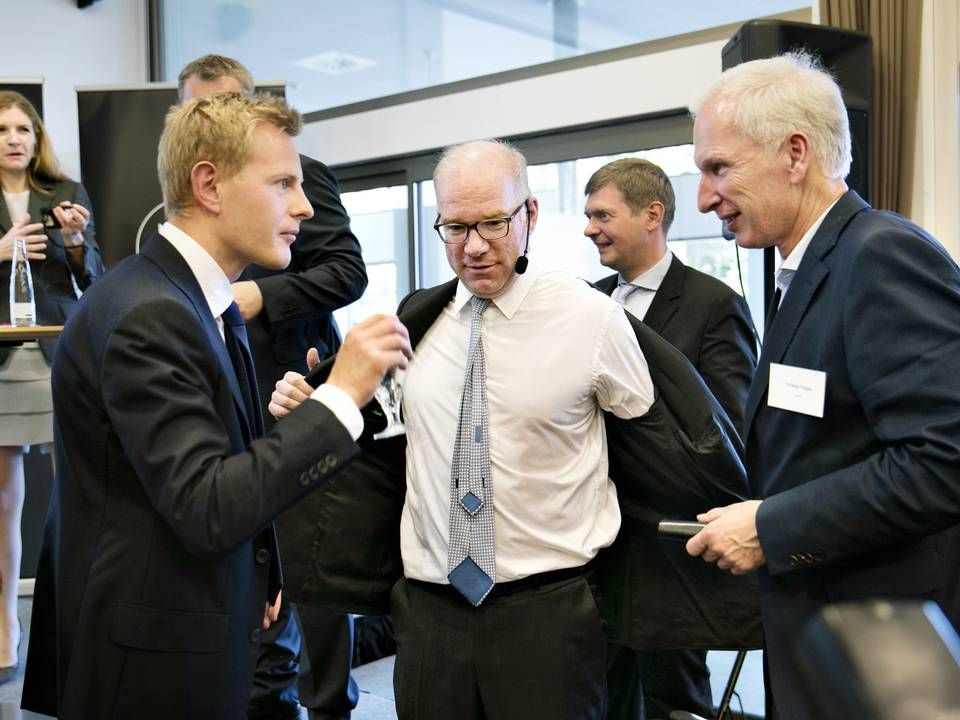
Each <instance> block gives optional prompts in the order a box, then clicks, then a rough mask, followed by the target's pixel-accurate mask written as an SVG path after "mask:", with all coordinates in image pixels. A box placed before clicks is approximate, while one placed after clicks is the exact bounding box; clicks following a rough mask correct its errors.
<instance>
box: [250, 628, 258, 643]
mask: <svg viewBox="0 0 960 720" xmlns="http://www.w3.org/2000/svg"><path fill="white" fill-rule="evenodd" d="M250 642H252V643H258V642H260V628H254V629H253V630H251V631H250Z"/></svg>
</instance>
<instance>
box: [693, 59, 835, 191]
mask: <svg viewBox="0 0 960 720" xmlns="http://www.w3.org/2000/svg"><path fill="white" fill-rule="evenodd" d="M707 103H711V104H713V105H714V106H715V107H716V106H719V105H722V106H723V107H724V108H729V110H730V114H731V116H732V119H733V127H734V129H735V130H736V131H737V133H738V134H740V135H741V136H742V137H745V138H747V139H748V140H750V141H752V142H754V143H756V144H757V145H760V146H761V147H763V148H765V149H766V150H767V151H768V152H776V151H777V150H779V148H780V146H781V145H782V144H783V142H784V140H786V139H787V137H788V136H789V135H790V133H792V132H796V131H800V132H802V133H803V134H804V135H806V136H807V137H808V138H810V145H811V151H812V153H813V156H814V157H815V158H816V160H817V163H818V164H819V165H820V169H821V171H822V172H823V173H824V174H825V175H826V176H827V177H829V178H831V179H843V178H845V177H846V176H847V174H848V173H849V172H850V162H851V157H852V156H851V150H850V125H849V120H848V118H847V109H846V107H845V106H844V104H843V97H842V95H841V93H840V87H839V86H838V85H837V83H836V81H835V80H834V79H833V77H832V76H831V75H830V73H828V72H827V71H826V70H824V69H823V67H822V66H821V65H820V62H819V61H818V60H817V59H816V58H814V57H813V56H812V55H810V54H809V53H805V52H791V53H787V54H785V55H780V56H778V57H773V58H766V59H764V60H752V61H750V62H746V63H743V64H741V65H737V66H735V67H732V68H730V69H729V70H727V71H726V72H724V73H723V74H722V75H721V76H720V78H719V79H718V80H717V81H716V82H715V83H714V84H713V85H712V86H710V87H709V88H708V89H707V92H706V93H705V95H704V96H703V98H701V99H700V100H699V101H698V102H696V103H695V104H694V105H691V107H690V112H691V113H692V114H693V115H696V114H697V112H699V111H700V109H701V108H702V107H703V106H704V105H706V104H707Z"/></svg>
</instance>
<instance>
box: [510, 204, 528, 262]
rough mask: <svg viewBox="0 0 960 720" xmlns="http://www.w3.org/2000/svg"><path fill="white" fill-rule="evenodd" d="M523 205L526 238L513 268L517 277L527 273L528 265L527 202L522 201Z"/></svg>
mask: <svg viewBox="0 0 960 720" xmlns="http://www.w3.org/2000/svg"><path fill="white" fill-rule="evenodd" d="M523 204H524V207H526V208H527V236H526V239H525V240H524V242H523V255H521V256H520V257H518V258H517V262H516V264H515V265H514V266H513V269H514V271H515V272H516V273H517V275H523V274H524V273H525V272H526V271H527V265H529V264H530V261H529V260H528V259H527V251H528V250H530V206H529V205H527V201H524V203H523Z"/></svg>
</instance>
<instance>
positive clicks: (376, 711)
mask: <svg viewBox="0 0 960 720" xmlns="http://www.w3.org/2000/svg"><path fill="white" fill-rule="evenodd" d="M30 606H31V598H20V620H21V622H22V623H23V629H24V631H25V635H24V638H23V642H21V644H20V672H19V674H18V675H17V677H16V678H15V679H14V680H11V681H10V682H8V683H5V684H3V685H0V720H34V719H39V718H42V717H45V716H42V715H36V714H34V713H30V712H24V711H20V710H19V709H18V708H19V706H20V695H21V693H22V692H23V665H24V659H25V657H26V652H27V635H28V634H29V632H30ZM734 656H735V653H733V652H710V653H708V655H707V664H708V665H709V666H710V672H711V681H712V683H713V696H714V700H715V701H716V702H719V701H720V696H721V694H722V692H723V686H724V684H725V683H726V680H727V676H728V675H729V674H730V668H731V667H732V666H733V659H734ZM354 678H355V679H356V681H357V684H358V685H359V686H360V702H359V704H358V705H357V708H356V709H355V710H354V711H353V715H352V720H396V717H397V713H396V710H395V709H394V703H393V658H392V657H388V658H384V659H383V660H378V661H377V662H373V663H370V664H368V665H363V666H361V667H358V668H357V669H356V670H354ZM737 692H738V694H739V697H740V702H738V701H737V699H736V698H735V699H734V702H733V708H734V710H735V711H739V710H740V709H741V707H742V709H743V710H744V711H746V712H748V713H751V714H753V715H758V716H763V671H762V669H761V657H760V653H759V652H751V653H748V654H747V661H746V663H745V664H744V667H743V671H742V673H741V674H740V681H739V682H738V683H737Z"/></svg>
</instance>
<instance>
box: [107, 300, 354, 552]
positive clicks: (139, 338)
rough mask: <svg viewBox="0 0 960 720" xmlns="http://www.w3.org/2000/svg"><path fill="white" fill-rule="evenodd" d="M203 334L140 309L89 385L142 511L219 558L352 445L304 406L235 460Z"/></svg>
mask: <svg viewBox="0 0 960 720" xmlns="http://www.w3.org/2000/svg"><path fill="white" fill-rule="evenodd" d="M203 337H204V331H203V328H202V326H201V324H200V322H199V319H198V318H197V316H196V315H195V314H193V313H191V311H190V310H189V309H188V308H186V307H185V306H184V305H182V304H181V303H179V302H176V301H173V300H160V301H155V302H151V303H146V304H143V305H139V306H137V307H136V308H135V309H133V310H132V311H130V312H128V313H126V314H125V315H124V316H123V317H122V318H121V319H120V320H119V321H118V323H117V325H116V326H115V327H114V328H113V330H112V332H111V333H110V336H109V339H108V341H107V343H106V347H105V350H104V355H103V359H102V363H101V364H100V378H99V381H100V384H101V387H102V388H103V390H102V392H103V398H104V403H105V409H106V412H107V414H108V416H109V418H110V422H111V425H112V426H113V427H114V428H117V432H118V435H119V440H120V443H121V445H122V446H123V450H124V454H125V456H126V457H127V458H128V460H129V462H130V464H131V465H132V467H133V469H134V471H135V472H136V474H137V477H138V478H139V479H140V482H141V483H142V485H143V489H144V492H145V493H146V496H147V498H148V499H149V501H150V503H151V504H152V505H153V506H154V507H155V508H156V510H157V511H158V512H159V513H160V515H161V516H162V517H163V518H164V519H165V520H166V522H167V523H168V525H169V526H170V528H171V530H172V531H173V532H174V533H175V534H176V535H177V537H178V538H179V539H180V541H181V542H182V543H183V544H184V545H185V546H186V547H187V548H189V549H191V550H192V551H193V552H196V553H220V552H226V551H228V550H230V549H232V548H233V547H235V546H237V545H238V544H240V543H242V542H244V541H245V540H247V539H248V538H250V537H252V536H253V535H255V534H257V533H258V532H260V531H261V530H263V529H264V528H266V527H267V525H268V524H269V523H270V522H271V520H272V519H273V518H274V517H275V516H276V515H277V514H278V513H280V511H282V510H283V509H284V508H286V507H288V506H289V505H291V504H292V503H293V502H295V501H296V500H298V499H299V498H300V497H302V496H303V495H305V494H306V493H308V492H309V491H310V490H312V489H313V488H315V487H317V486H319V485H321V484H323V483H324V482H326V480H327V479H328V478H329V477H330V476H331V475H332V474H334V473H335V472H337V471H338V470H339V469H340V468H341V467H343V466H344V465H345V464H346V463H347V462H348V461H350V460H351V459H352V458H353V457H354V456H356V455H357V454H358V453H359V448H358V446H357V445H356V443H354V442H353V440H352V439H351V438H350V435H349V433H348V432H347V430H346V429H345V428H344V427H343V426H342V425H341V424H340V422H339V421H338V420H337V419H336V417H335V416H334V415H333V413H331V412H330V411H329V410H328V409H327V408H326V407H324V406H323V405H322V404H320V403H318V402H315V401H308V402H305V403H303V405H302V406H301V407H300V408H298V409H297V410H296V411H295V412H294V413H292V414H291V415H290V416H289V417H288V418H284V419H283V420H282V421H281V422H278V423H277V424H276V425H275V426H274V428H273V429H271V431H270V432H269V433H267V434H266V435H265V436H264V437H262V438H260V439H257V440H255V441H253V442H252V443H250V444H249V446H248V447H247V449H246V450H244V451H242V452H236V448H237V447H238V446H239V447H242V446H243V439H242V437H239V436H238V433H239V430H238V428H239V425H238V424H237V422H236V421H235V420H234V414H235V413H236V408H235V406H234V401H233V397H232V395H231V394H230V392H229V391H228V390H227V389H226V387H225V384H224V383H225V381H224V377H223V373H222V371H221V369H220V367H219V364H218V363H217V362H216V360H215V359H214V356H213V355H212V354H211V350H210V348H209V347H207V346H206V344H205V340H204V339H203ZM115 378H122V381H119V382H114V379H115Z"/></svg>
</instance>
